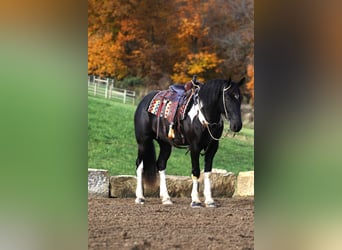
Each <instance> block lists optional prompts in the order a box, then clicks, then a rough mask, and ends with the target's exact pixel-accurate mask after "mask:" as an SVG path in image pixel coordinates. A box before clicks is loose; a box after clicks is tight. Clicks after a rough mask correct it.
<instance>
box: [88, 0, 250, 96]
mask: <svg viewBox="0 0 342 250" xmlns="http://www.w3.org/2000/svg"><path fill="white" fill-rule="evenodd" d="M253 16H254V7H253V0H246V1H241V0H144V1H141V0H88V74H94V75H98V76H102V77H113V78H116V79H122V78H125V77H127V76H130V77H139V78H141V79H143V82H144V86H145V87H147V88H155V87H158V88H161V87H165V86H167V85H169V84H170V83H171V82H172V81H173V82H179V83H184V82H186V81H188V80H189V79H191V77H192V75H194V74H196V75H198V77H199V79H200V80H202V81H204V80H207V79H210V78H229V77H230V76H231V77H232V78H233V79H234V78H239V77H242V76H246V75H248V76H247V77H248V79H249V80H251V79H252V77H254V73H253V76H252V75H250V73H248V72H249V71H250V70H249V68H250V67H253V65H252V64H251V63H250V62H251V60H250V58H251V57H253V54H254V34H253V28H254V17H253ZM247 71H248V72H247ZM246 86H247V85H246ZM248 86H249V87H246V89H245V90H246V91H247V92H250V91H252V90H253V89H254V78H253V88H252V87H251V84H249V85H248ZM250 95H252V94H251V93H250Z"/></svg>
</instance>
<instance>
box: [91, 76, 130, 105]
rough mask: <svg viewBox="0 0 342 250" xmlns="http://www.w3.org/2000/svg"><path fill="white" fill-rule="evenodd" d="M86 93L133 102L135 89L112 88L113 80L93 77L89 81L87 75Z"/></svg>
mask: <svg viewBox="0 0 342 250" xmlns="http://www.w3.org/2000/svg"><path fill="white" fill-rule="evenodd" d="M88 94H92V95H94V96H102V97H104V98H107V99H118V100H122V102H123V103H132V104H135V91H131V90H127V89H119V88H114V80H113V79H109V78H107V79H106V80H103V79H100V78H96V77H95V78H94V80H93V81H90V78H89V77H88Z"/></svg>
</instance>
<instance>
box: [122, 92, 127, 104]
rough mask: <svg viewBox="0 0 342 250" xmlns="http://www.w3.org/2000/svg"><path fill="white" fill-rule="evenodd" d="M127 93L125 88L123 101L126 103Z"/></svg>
mask: <svg viewBox="0 0 342 250" xmlns="http://www.w3.org/2000/svg"><path fill="white" fill-rule="evenodd" d="M126 95H127V90H124V97H123V103H126Z"/></svg>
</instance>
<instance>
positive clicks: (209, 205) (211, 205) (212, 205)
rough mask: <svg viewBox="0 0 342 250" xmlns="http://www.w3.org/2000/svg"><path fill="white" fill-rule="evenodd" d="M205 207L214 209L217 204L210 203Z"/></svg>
mask: <svg viewBox="0 0 342 250" xmlns="http://www.w3.org/2000/svg"><path fill="white" fill-rule="evenodd" d="M205 206H206V207H213V208H215V207H216V204H215V202H208V203H205Z"/></svg>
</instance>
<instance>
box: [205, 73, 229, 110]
mask: <svg viewBox="0 0 342 250" xmlns="http://www.w3.org/2000/svg"><path fill="white" fill-rule="evenodd" d="M226 83H227V81H226V80H223V79H214V80H209V81H208V82H206V83H204V84H203V85H201V87H200V91H199V98H200V100H201V101H202V102H203V104H209V103H214V102H216V101H217V100H218V98H219V96H220V92H221V91H222V89H223V88H224V85H225V84H226Z"/></svg>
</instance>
